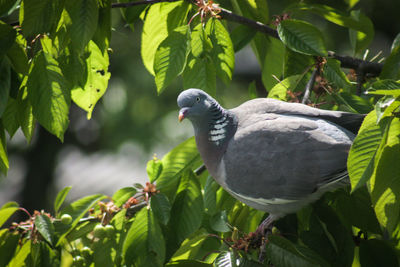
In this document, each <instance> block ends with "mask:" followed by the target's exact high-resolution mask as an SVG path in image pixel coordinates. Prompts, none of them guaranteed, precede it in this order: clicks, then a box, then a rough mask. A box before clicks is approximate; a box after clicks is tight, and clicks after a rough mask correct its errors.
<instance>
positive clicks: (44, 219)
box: [35, 214, 55, 245]
mask: <svg viewBox="0 0 400 267" xmlns="http://www.w3.org/2000/svg"><path fill="white" fill-rule="evenodd" d="M35 227H36V229H37V230H38V231H39V233H40V234H41V235H42V236H43V238H44V239H45V240H46V241H47V242H49V244H50V245H53V242H54V241H55V240H54V225H53V223H52V222H51V220H50V218H49V217H48V216H47V215H42V214H40V215H37V216H36V218H35Z"/></svg>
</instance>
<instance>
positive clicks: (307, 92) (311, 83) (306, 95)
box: [301, 67, 319, 104]
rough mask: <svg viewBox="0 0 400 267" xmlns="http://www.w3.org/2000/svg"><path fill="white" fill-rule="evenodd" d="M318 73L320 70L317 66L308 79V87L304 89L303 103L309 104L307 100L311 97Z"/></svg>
mask: <svg viewBox="0 0 400 267" xmlns="http://www.w3.org/2000/svg"><path fill="white" fill-rule="evenodd" d="M318 73H319V70H318V67H316V68H315V69H314V70H313V72H312V74H311V78H310V80H308V82H307V85H306V89H305V91H304V96H303V100H302V101H301V103H302V104H307V102H308V100H309V98H310V94H311V90H312V88H313V86H314V83H315V78H316V77H317V74H318Z"/></svg>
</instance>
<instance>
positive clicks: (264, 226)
mask: <svg viewBox="0 0 400 267" xmlns="http://www.w3.org/2000/svg"><path fill="white" fill-rule="evenodd" d="M276 219H277V218H276V216H273V215H268V217H267V218H266V219H265V220H264V221H263V222H262V223H261V224H260V225H259V226H258V228H257V230H256V232H255V236H256V240H260V239H261V245H260V255H259V256H258V260H259V261H260V262H264V260H265V246H266V244H267V242H268V236H269V235H270V234H271V233H272V227H273V222H274V221H275V220H276Z"/></svg>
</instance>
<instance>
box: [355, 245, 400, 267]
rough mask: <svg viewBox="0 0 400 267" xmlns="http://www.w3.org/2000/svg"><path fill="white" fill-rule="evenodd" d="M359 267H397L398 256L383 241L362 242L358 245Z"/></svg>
mask: <svg viewBox="0 0 400 267" xmlns="http://www.w3.org/2000/svg"><path fill="white" fill-rule="evenodd" d="M359 253H360V263H361V266H363V267H364V266H365V267H373V266H393V267H395V266H399V261H398V256H397V255H396V252H395V251H394V250H393V248H392V247H391V246H390V244H389V243H388V242H386V241H383V240H378V239H369V240H362V241H361V244H360V252H359Z"/></svg>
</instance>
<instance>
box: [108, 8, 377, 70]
mask: <svg viewBox="0 0 400 267" xmlns="http://www.w3.org/2000/svg"><path fill="white" fill-rule="evenodd" d="M176 1H179V0H148V1H138V2H127V3H113V4H112V5H111V7H113V8H118V7H131V6H137V5H144V4H150V5H151V4H155V3H161V2H176ZM185 1H187V2H189V3H191V4H193V2H192V1H191V0H185ZM218 15H219V16H221V18H222V19H225V20H228V21H232V22H237V23H239V24H242V25H245V26H248V27H250V28H253V29H255V30H257V31H259V32H262V33H265V34H268V35H269V36H271V37H273V38H277V39H279V35H278V32H277V31H276V30H275V29H273V28H271V27H269V26H268V25H265V24H263V23H261V22H258V21H255V20H252V19H249V18H246V17H243V16H240V15H237V14H235V13H233V12H232V11H230V10H226V9H223V8H221V12H220V13H219V14H218ZM328 57H331V58H334V59H337V60H339V61H340V63H341V66H342V67H343V68H349V69H355V70H356V71H357V72H359V73H363V74H364V75H366V74H370V75H372V76H378V75H379V74H380V73H381V71H382V67H383V64H380V63H375V62H370V61H366V60H362V59H359V58H354V57H350V56H341V55H337V54H336V53H335V52H332V51H329V52H328Z"/></svg>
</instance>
